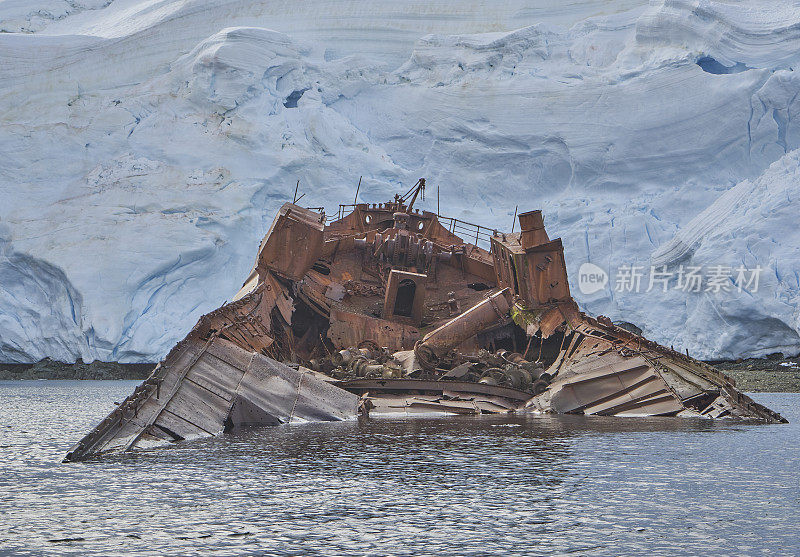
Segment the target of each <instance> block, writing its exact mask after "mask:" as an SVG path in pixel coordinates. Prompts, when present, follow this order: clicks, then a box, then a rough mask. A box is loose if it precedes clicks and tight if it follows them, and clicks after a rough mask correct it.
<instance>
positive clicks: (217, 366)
mask: <svg viewBox="0 0 800 557" xmlns="http://www.w3.org/2000/svg"><path fill="white" fill-rule="evenodd" d="M243 375H244V370H241V369H237V368H235V367H233V366H231V365H230V364H228V363H226V362H223V361H221V360H219V359H217V358H215V357H208V358H207V357H206V356H205V355H203V356H202V357H201V358H200V359H199V360H197V363H196V364H195V365H194V366H193V367H192V369H191V370H190V371H189V373H188V374H187V375H186V378H187V379H190V380H191V381H194V382H195V383H197V384H198V385H201V386H203V387H204V388H206V389H208V390H209V391H211V392H213V393H214V394H216V395H217V396H220V397H222V398H224V399H226V400H228V401H230V400H231V399H233V395H234V392H235V391H236V386H237V385H238V384H239V381H240V380H241V379H242V376H243Z"/></svg>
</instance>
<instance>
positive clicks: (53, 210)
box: [0, 0, 800, 361]
mask: <svg viewBox="0 0 800 557" xmlns="http://www.w3.org/2000/svg"><path fill="white" fill-rule="evenodd" d="M485 4H486V5H485V6H484V5H477V6H476V4H475V3H473V2H467V1H466V0H458V1H456V0H434V1H431V2H426V3H425V4H424V10H423V11H422V12H420V11H419V10H420V4H419V3H414V2H404V1H394V2H374V1H373V2H369V3H367V2H361V1H354V2H348V3H337V2H313V3H312V2H309V3H299V2H296V3H292V4H287V3H277V2H258V1H256V2H252V1H251V2H244V1H233V0H226V1H217V2H210V1H209V0H113V1H111V2H101V1H83V2H74V1H70V2H62V1H57V0H38V1H35V2H31V1H30V0H25V1H20V0H0V31H6V32H0V153H2V157H0V195H2V201H0V361H2V360H5V361H33V360H37V359H39V358H42V357H44V356H50V357H53V358H57V359H62V360H70V361H71V360H74V359H76V358H83V359H84V360H87V361H88V360H92V359H96V358H99V359H103V360H112V359H114V360H121V361H152V360H155V359H158V358H160V357H162V356H163V355H164V354H165V353H166V352H167V351H168V350H169V348H171V346H172V345H173V344H174V342H175V341H177V340H179V339H180V338H182V337H183V336H184V335H185V333H186V332H187V331H188V329H189V328H190V327H191V326H192V325H193V324H194V322H195V321H196V320H197V318H198V317H199V316H200V315H201V314H203V313H204V312H207V311H209V310H211V309H213V308H215V307H217V306H219V305H220V304H221V303H222V302H223V301H225V300H226V299H228V298H230V297H231V296H232V295H233V294H234V293H235V292H236V291H237V290H238V287H239V286H240V285H241V283H242V281H243V280H244V279H245V277H246V275H247V273H248V271H249V268H250V266H251V264H252V258H253V257H254V256H255V251H256V249H257V246H258V242H259V240H260V238H261V236H262V235H263V234H264V232H265V231H266V229H267V228H268V226H269V223H270V222H271V220H272V216H273V214H274V213H275V211H276V210H277V208H278V207H279V206H280V204H281V203H283V202H284V201H286V200H287V198H291V196H292V194H293V192H294V185H295V183H296V181H297V180H298V179H299V180H300V183H301V186H300V189H301V192H304V193H306V197H305V198H304V199H303V202H308V204H309V205H314V206H317V205H324V206H326V207H328V208H329V213H331V212H334V211H335V208H336V205H337V204H338V203H339V202H349V201H350V200H352V196H353V194H354V190H355V184H356V182H357V181H358V178H359V176H363V177H364V178H363V181H362V186H361V190H360V194H359V198H360V200H361V201H364V202H378V201H384V200H387V199H389V198H391V196H392V195H393V194H394V193H395V192H396V191H399V190H403V191H405V190H406V189H408V187H410V185H411V184H413V183H414V182H415V181H416V179H417V178H419V177H421V176H424V177H425V178H426V179H427V181H428V184H429V188H437V187H438V188H440V191H441V204H442V212H443V213H446V214H449V215H452V216H457V217H459V218H463V219H465V220H468V221H472V222H477V223H480V224H484V225H490V226H492V227H505V228H510V227H511V217H512V215H513V213H514V209H515V206H516V205H517V204H518V205H519V209H520V210H528V209H533V208H541V209H543V211H544V214H545V219H546V224H547V227H548V231H549V232H550V235H551V237H555V236H561V237H562V239H563V240H564V244H565V250H566V259H567V265H568V271H569V273H570V277H571V284H572V290H573V294H574V295H575V297H576V298H577V299H578V301H579V303H581V304H582V306H583V307H584V308H585V309H587V310H588V311H589V312H591V313H593V314H600V313H602V314H605V315H608V316H609V317H611V318H612V319H614V320H617V319H623V320H625V321H630V322H633V323H635V324H636V325H638V326H639V327H641V328H642V329H643V330H644V332H645V334H646V335H647V336H648V337H650V338H652V339H654V340H657V341H659V342H662V343H665V344H668V345H669V344H671V345H674V346H675V347H676V348H680V349H682V350H683V349H688V350H689V351H690V352H691V353H693V354H694V355H697V356H700V357H704V358H722V357H737V356H741V355H756V356H757V355H763V354H766V353H770V352H775V351H784V352H786V353H797V352H799V351H800V334H799V333H800V316H798V307H799V306H798V292H799V291H800V280H799V279H798V277H799V276H800V258H799V257H798V253H797V249H798V248H800V232H798V231H797V227H795V226H793V215H794V214H795V213H796V212H797V210H796V207H797V203H796V202H794V201H793V200H794V199H795V198H796V197H797V193H798V191H797V190H798V188H800V185H798V184H800V176H798V173H800V155H798V152H796V151H794V150H795V149H798V148H800V130H799V129H798V126H797V124H796V122H795V115H796V114H797V112H798V110H800V104H799V102H798V99H797V97H798V93H799V92H800V79H798V78H797V76H796V74H795V73H794V71H793V68H794V67H795V66H796V65H797V58H798V57H800V54H799V53H800V31H798V30H799V29H800V9H799V8H797V7H795V6H794V5H793V4H792V3H790V2H772V1H770V2H766V1H765V2H756V1H753V2H747V3H741V2H711V1H706V0H699V1H692V2H688V1H678V0H672V1H666V2H651V3H650V4H647V3H645V2H639V1H636V2H634V1H617V2H606V1H599V0H598V1H589V0H586V1H582V2H578V1H576V2H569V3H562V4H554V3H551V2H544V1H540V2H522V1H507V2H497V3H485ZM552 5H555V6H556V7H552ZM431 192H432V189H429V193H431ZM433 198H434V196H430V195H429V197H428V200H427V201H426V203H427V206H428V208H435V201H433V203H432V202H431V199H433ZM793 211H794V213H793ZM586 262H591V263H593V264H595V265H597V266H599V267H600V268H601V269H605V270H607V271H608V273H609V274H610V275H611V277H610V280H609V282H608V284H607V285H606V287H605V288H604V289H602V290H601V291H599V292H594V293H591V294H589V295H583V294H582V293H581V292H580V290H579V289H578V287H577V273H578V269H579V267H580V266H581V265H582V264H584V263H586ZM624 265H637V266H641V267H643V268H645V269H646V270H647V269H649V268H650V266H651V265H657V266H662V265H664V266H666V267H665V268H666V269H667V270H668V271H670V272H676V271H677V269H679V268H680V266H681V265H683V266H685V267H688V266H690V265H691V266H702V267H704V268H710V267H712V266H717V265H723V266H729V267H732V268H736V267H738V266H742V265H744V266H747V267H748V268H750V267H756V266H760V267H762V268H763V272H762V274H761V281H760V285H759V288H758V290H757V291H756V292H750V291H747V290H744V291H742V292H739V291H738V290H737V289H736V288H733V289H732V291H722V292H709V291H705V290H704V291H702V292H698V293H694V292H683V291H680V290H676V289H674V288H670V289H669V290H668V291H667V292H663V291H662V290H661V289H660V288H654V289H652V290H651V291H650V292H645V291H644V290H645V289H644V288H643V289H642V291H640V292H620V291H617V290H616V289H615V280H614V279H615V276H614V275H615V273H616V272H617V269H618V268H619V267H620V266H624ZM645 285H646V280H645Z"/></svg>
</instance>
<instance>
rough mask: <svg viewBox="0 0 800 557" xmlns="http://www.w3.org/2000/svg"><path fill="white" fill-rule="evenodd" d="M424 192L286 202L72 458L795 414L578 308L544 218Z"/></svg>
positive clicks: (772, 419) (418, 187)
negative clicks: (485, 215)
mask: <svg viewBox="0 0 800 557" xmlns="http://www.w3.org/2000/svg"><path fill="white" fill-rule="evenodd" d="M424 186H425V181H424V180H420V181H419V182H418V183H417V184H416V185H415V186H414V187H413V188H412V189H411V190H410V191H409V192H408V193H407V194H406V195H405V196H402V197H401V196H399V195H397V196H395V199H394V201H391V202H389V203H385V204H379V205H370V204H365V203H359V204H355V205H341V206H340V207H339V215H338V217H339V218H337V220H334V221H333V222H331V223H330V224H328V225H326V224H325V221H326V218H325V214H324V211H323V210H322V209H319V210H312V209H308V208H303V207H300V206H298V205H296V204H293V203H286V204H285V205H284V206H283V207H282V208H281V209H280V211H279V213H278V215H277V217H276V218H275V221H274V222H273V224H272V227H271V228H270V230H269V232H268V233H267V235H266V236H265V237H264V239H263V241H262V242H261V246H260V248H259V250H258V257H257V258H256V262H255V265H254V267H253V270H252V272H251V273H250V276H249V277H248V278H247V280H246V281H245V283H244V286H243V287H242V289H241V290H240V291H239V293H238V294H236V296H235V297H234V299H233V301H231V302H230V303H227V304H225V305H223V306H222V307H220V308H219V309H217V310H215V311H212V312H211V313H209V314H207V315H204V316H203V317H202V318H200V321H199V322H198V323H197V325H195V327H194V328H193V329H192V331H191V332H190V333H189V335H188V336H187V337H186V338H185V339H184V340H182V341H181V342H179V343H178V344H177V345H176V346H175V347H174V348H173V349H172V351H170V353H169V354H168V355H167V357H166V358H165V359H164V360H163V361H162V362H161V363H160V364H159V365H158V366H157V367H156V368H155V369H154V371H153V373H152V374H151V376H150V377H149V378H148V379H147V380H145V381H144V382H143V383H142V384H141V385H139V386H138V387H136V389H135V391H134V392H133V394H131V395H130V396H129V397H128V398H127V399H125V401H124V402H122V403H121V404H120V405H119V406H118V407H117V408H116V409H115V410H114V411H113V412H112V413H111V414H110V415H109V416H108V417H107V418H106V419H104V420H103V421H102V422H101V423H100V424H99V425H98V426H97V427H95V428H94V429H93V430H92V431H91V432H90V433H89V434H88V435H87V436H86V437H84V438H83V439H82V440H81V441H80V442H79V443H78V444H77V445H75V446H74V447H73V448H72V449H71V450H70V452H69V453H68V454H67V457H66V460H68V461H75V460H82V459H85V458H87V457H90V456H92V455H96V454H101V453H110V452H119V451H129V450H132V449H136V448H143V447H149V446H153V445H157V444H163V443H165V442H176V441H182V440H184V439H193V438H198V437H205V436H213V435H218V434H221V433H224V432H229V431H235V430H237V429H239V428H242V427H250V426H267V425H277V424H282V423H288V422H292V421H303V420H309V421H314V420H316V421H320V420H322V421H324V420H342V419H347V418H351V417H354V416H356V415H358V414H373V415H375V414H395V415H397V414H404V415H405V414H411V413H431V412H434V413H445V414H479V413H500V412H555V413H576V414H596V415H604V416H696V417H707V418H727V417H732V418H739V419H747V420H756V421H761V422H768V423H775V422H785V420H784V418H782V417H781V416H780V415H779V414H777V413H775V412H773V411H771V410H769V409H768V408H765V407H764V406H762V405H760V404H758V403H756V402H754V401H753V400H751V399H750V398H749V397H747V396H745V395H743V394H742V393H741V392H739V391H738V390H737V389H736V387H735V384H734V382H733V381H732V380H731V379H729V378H728V377H726V376H725V375H723V374H722V373H720V372H719V371H717V370H716V369H715V368H713V367H711V366H709V365H707V364H705V363H703V362H700V361H697V360H695V359H693V358H690V357H689V356H688V355H684V354H681V353H679V352H676V351H674V350H671V349H668V348H665V347H663V346H660V345H658V344H656V343H655V342H651V341H649V340H647V339H645V338H643V337H641V336H639V335H637V334H634V333H632V332H630V331H628V330H626V329H623V328H620V327H618V326H615V325H614V324H613V323H612V322H611V321H610V320H609V319H608V318H606V317H602V316H601V317H598V318H596V319H595V318H593V317H590V316H588V315H586V314H585V313H582V312H581V311H579V309H578V307H577V305H576V303H575V301H574V300H573V299H572V297H571V296H570V291H569V285H568V283H567V273H566V266H565V264H564V253H563V248H562V245H561V240H560V239H555V240H551V239H550V238H549V237H548V235H547V232H546V231H545V228H544V224H543V220H542V214H541V212H540V211H531V212H527V213H522V214H520V215H519V217H518V218H519V227H520V231H519V232H517V233H501V232H497V231H493V230H490V229H487V228H484V227H482V226H477V225H472V224H469V223H466V222H463V221H460V220H458V219H453V218H445V217H442V216H440V215H438V214H436V213H432V212H427V211H422V212H420V211H419V210H418V209H417V210H415V209H414V208H413V206H414V202H415V200H416V199H417V195H418V194H419V193H420V192H421V191H423V189H424ZM458 234H463V235H464V236H465V237H467V238H469V239H468V240H467V239H464V238H462V237H460V236H459V235H458ZM486 242H488V244H489V245H490V249H489V250H488V251H487V250H486V249H483V248H481V247H478V244H485V243H486Z"/></svg>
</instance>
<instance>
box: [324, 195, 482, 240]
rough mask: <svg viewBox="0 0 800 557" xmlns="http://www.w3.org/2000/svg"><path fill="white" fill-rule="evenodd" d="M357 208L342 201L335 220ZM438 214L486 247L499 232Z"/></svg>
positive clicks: (442, 221)
mask: <svg viewBox="0 0 800 557" xmlns="http://www.w3.org/2000/svg"><path fill="white" fill-rule="evenodd" d="M355 208H356V204H355V203H340V204H339V210H338V211H337V212H336V219H335V220H339V219H343V218H344V217H346V216H347V215H349V214H350V213H352V212H353V211H354V210H355ZM436 216H437V218H438V219H439V223H440V224H441V225H442V226H444V227H445V228H446V229H447V230H448V231H449V232H450V233H451V234H455V235H456V236H459V237H460V238H463V239H464V240H465V241H467V242H470V243H472V244H475V245H476V246H478V247H481V248H484V249H489V248H490V247H491V238H492V236H494V235H495V234H497V230H496V229H494V228H487V227H485V226H482V225H480V224H475V223H472V222H467V221H465V220H461V219H458V218H456V217H447V216H444V215H440V214H436Z"/></svg>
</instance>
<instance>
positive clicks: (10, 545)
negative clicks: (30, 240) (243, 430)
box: [0, 381, 800, 555]
mask: <svg viewBox="0 0 800 557" xmlns="http://www.w3.org/2000/svg"><path fill="white" fill-rule="evenodd" d="M135 384H136V383H135V382H132V381H82V382H78V381H5V382H0V554H12V555H15V554H44V553H47V554H54V555H95V554H96V555H114V554H121V553H129V554H135V555H145V554H147V555H168V554H175V555H190V554H193V553H195V552H202V553H204V554H220V555H231V554H268V555H315V554H319V555H445V554H447V555H541V554H576V555H619V554H625V555H632V554H637V555H642V554H647V555H675V554H686V555H698V554H704V555H721V554H725V555H734V554H735V555H742V554H752V555H762V554H763V555H767V554H768V555H797V554H800V395H798V394H761V395H753V396H754V398H755V399H756V400H758V401H759V402H762V403H764V404H767V405H768V406H770V407H771V408H773V409H774V410H777V411H779V412H781V413H782V414H783V415H784V416H786V417H787V418H788V419H789V420H790V421H791V423H790V424H789V425H772V426H752V425H743V424H735V423H726V422H710V421H700V420H688V419H687V420H680V419H634V418H599V417H598V418H594V417H582V416H559V417H518V416H502V417H498V416H483V417H455V418H415V419H393V420H388V419H373V420H365V421H354V422H342V423H333V424H306V425H292V426H283V427H277V428H269V429H264V430H259V431H253V432H250V433H248V434H245V435H242V436H238V437H223V438H217V439H211V440H203V441H199V442H193V443H186V444H183V445H176V446H172V447H168V448H163V449H155V450H151V451H145V452H140V453H138V454H132V455H126V456H115V457H111V458H106V459H103V460H98V461H92V462H86V463H76V464H61V463H60V460H61V458H62V457H63V456H64V454H65V453H66V451H67V450H68V448H69V447H70V445H71V444H72V443H73V442H75V441H77V440H78V439H79V438H80V437H81V436H82V435H83V434H84V433H86V432H87V431H88V430H89V429H90V428H91V427H92V426H94V425H95V424H96V423H97V422H98V421H99V420H100V419H102V418H103V417H104V416H105V415H106V414H107V413H108V412H109V411H110V409H111V408H112V402H113V401H115V400H122V399H123V398H124V397H125V396H126V395H127V394H129V393H130V391H131V390H132V389H133V387H134V385H135ZM75 538H81V539H79V540H76V541H54V540H64V539H75Z"/></svg>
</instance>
